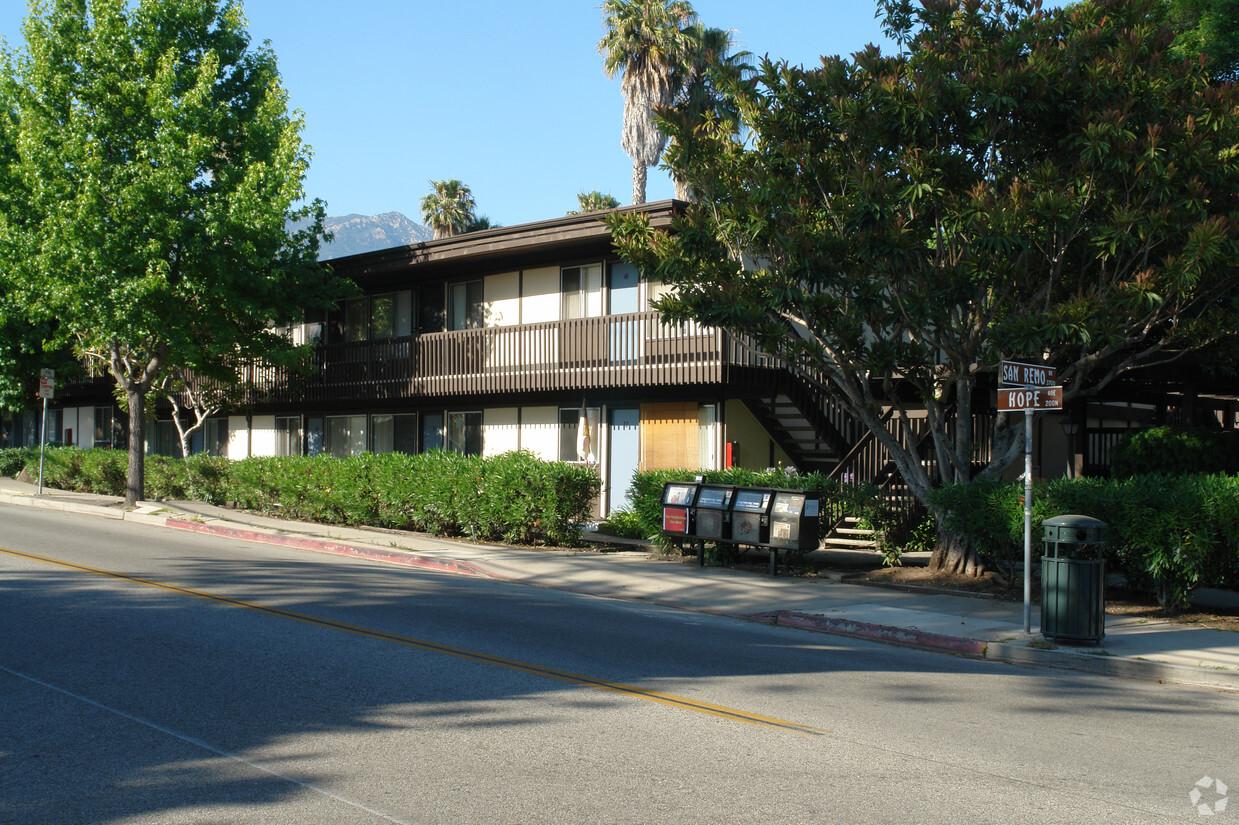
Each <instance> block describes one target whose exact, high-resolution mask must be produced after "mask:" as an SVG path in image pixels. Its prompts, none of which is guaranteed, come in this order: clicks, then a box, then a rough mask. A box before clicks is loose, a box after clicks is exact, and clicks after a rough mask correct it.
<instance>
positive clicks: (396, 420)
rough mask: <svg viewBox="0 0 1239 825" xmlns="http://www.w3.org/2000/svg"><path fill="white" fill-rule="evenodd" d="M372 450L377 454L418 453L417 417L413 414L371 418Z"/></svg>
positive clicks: (382, 415)
mask: <svg viewBox="0 0 1239 825" xmlns="http://www.w3.org/2000/svg"><path fill="white" fill-rule="evenodd" d="M370 439H371V441H370V444H371V446H370V450H371V452H375V453H409V454H412V453H415V452H417V416H416V415H415V414H413V413H399V414H396V413H392V414H376V415H372V416H370Z"/></svg>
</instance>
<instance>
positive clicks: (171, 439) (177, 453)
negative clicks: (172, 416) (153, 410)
mask: <svg viewBox="0 0 1239 825" xmlns="http://www.w3.org/2000/svg"><path fill="white" fill-rule="evenodd" d="M155 452H156V453H157V454H158V455H167V456H172V457H173V458H180V457H181V436H180V433H178V432H177V431H176V422H174V421H171V420H168V421H156V422H155Z"/></svg>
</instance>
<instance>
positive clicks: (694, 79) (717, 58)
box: [660, 21, 753, 201]
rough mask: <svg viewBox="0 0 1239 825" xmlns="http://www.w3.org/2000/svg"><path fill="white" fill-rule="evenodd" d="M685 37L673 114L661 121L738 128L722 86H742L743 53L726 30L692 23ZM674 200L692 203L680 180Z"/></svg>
mask: <svg viewBox="0 0 1239 825" xmlns="http://www.w3.org/2000/svg"><path fill="white" fill-rule="evenodd" d="M684 33H685V35H686V36H687V44H688V55H687V61H686V62H685V63H684V64H683V65H681V66H680V67H679V70H678V71H677V74H676V77H675V78H674V79H673V81H672V85H673V86H674V87H675V88H676V89H677V92H676V95H675V99H674V101H673V102H672V106H673V111H669V112H668V111H665V110H664V111H662V112H660V114H662V116H663V117H666V118H675V119H678V120H680V121H681V122H682V123H685V124H693V125H695V124H698V123H700V122H701V121H702V120H703V119H706V118H708V119H710V120H711V121H713V122H715V123H719V124H722V123H726V124H731V125H732V127H733V128H735V129H738V128H739V122H740V113H739V111H737V109H736V106H735V103H734V98H733V97H732V96H731V95H729V94H727V93H726V91H725V84H728V83H731V84H734V83H739V82H743V81H744V80H745V79H746V78H747V77H749V76H750V75H751V73H752V69H753V67H752V65H751V63H750V60H751V58H752V55H751V54H750V53H749V52H747V51H739V52H736V51H733V49H734V48H735V45H736V44H735V40H733V39H732V36H731V32H730V31H728V30H726V29H716V28H710V27H707V26H705V25H703V24H702V23H701V22H699V21H698V22H695V23H693V24H692V25H690V26H688V27H686V28H685V29H684ZM673 178H674V181H673V182H674V183H675V196H676V197H677V198H679V199H680V200H686V201H688V200H693V199H694V194H693V192H692V190H691V188H690V187H689V186H688V185H687V184H686V183H685V182H684V180H683V179H682V178H679V177H675V176H674V175H673Z"/></svg>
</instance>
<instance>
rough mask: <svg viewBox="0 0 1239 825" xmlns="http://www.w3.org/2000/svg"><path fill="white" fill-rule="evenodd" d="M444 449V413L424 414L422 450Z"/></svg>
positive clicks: (426, 451)
mask: <svg viewBox="0 0 1239 825" xmlns="http://www.w3.org/2000/svg"><path fill="white" fill-rule="evenodd" d="M442 449H443V413H423V414H422V452H423V453H428V452H430V451H431V450H442Z"/></svg>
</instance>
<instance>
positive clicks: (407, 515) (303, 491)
mask: <svg viewBox="0 0 1239 825" xmlns="http://www.w3.org/2000/svg"><path fill="white" fill-rule="evenodd" d="M38 465H39V452H38V450H37V449H6V450H0V474H3V475H10V476H15V475H17V474H18V473H20V472H21V470H22V469H23V468H25V469H26V470H27V472H28V473H30V474H31V475H37V473H38ZM127 467H128V456H127V454H126V453H125V452H124V451H122V450H95V449H91V450H79V449H76V448H73V447H49V448H48V449H47V453H46V458H45V461H44V470H43V480H44V483H45V484H47V485H48V486H50V487H56V488H58V489H64V490H78V491H82V492H90V493H99V494H103V495H124V494H125V474H126V470H127ZM191 482H192V483H191ZM599 488H600V481H599V479H598V474H597V471H596V470H595V469H594V468H590V467H585V466H581V465H576V464H566V463H563V462H545V461H542V460H540V459H538V458H537V457H536V456H534V455H533V454H531V453H528V452H514V453H506V454H504V455H500V456H494V457H488V458H483V457H480V456H463V455H460V454H458V453H451V452H431V453H424V454H422V455H415V456H411V455H405V454H403V453H385V454H382V455H374V454H371V453H363V454H362V455H358V456H352V457H350V458H345V459H337V458H332V457H330V456H319V457H315V458H305V457H288V458H247V459H244V460H242V461H235V462H233V461H229V460H228V459H224V458H214V457H210V456H205V455H194V456H191V457H190V460H189V469H188V470H187V469H186V463H185V462H184V461H181V460H180V459H173V458H168V457H166V456H147V458H146V495H147V496H148V497H150V498H152V499H198V500H202V501H208V502H211V503H213V504H222V503H224V502H225V501H235V502H237V504H238V506H240V507H241V508H243V509H247V510H253V511H256V512H260V513H264V514H269V515H279V516H282V517H285V518H291V519H300V520H304V521H314V522H320V523H324V524H342V525H352V526H375V527H387V528H392V529H397V530H415V531H419V532H426V533H433V534H435V535H450V536H469V537H470V538H473V539H474V540H477V541H503V542H509V543H512V544H561V545H566V544H575V543H577V542H579V541H580V537H581V524H582V522H584V521H585V520H586V519H587V518H588V517H589V511H590V505H591V503H592V501H593V500H594V498H595V497H596V496H597V495H598V491H599Z"/></svg>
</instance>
